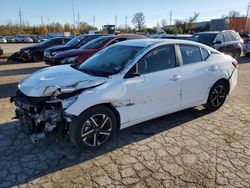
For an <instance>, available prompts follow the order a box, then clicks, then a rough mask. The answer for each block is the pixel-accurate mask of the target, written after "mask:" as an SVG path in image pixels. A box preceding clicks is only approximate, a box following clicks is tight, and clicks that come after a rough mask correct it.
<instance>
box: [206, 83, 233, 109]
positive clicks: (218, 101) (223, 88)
mask: <svg viewBox="0 0 250 188" xmlns="http://www.w3.org/2000/svg"><path fill="white" fill-rule="evenodd" d="M227 91H228V88H227V85H226V82H225V81H223V80H220V81H218V82H216V83H215V84H214V85H213V86H212V88H211V89H210V92H209V95H208V99H207V103H206V104H205V105H204V106H205V108H206V109H208V110H210V111H216V110H218V109H219V108H220V107H221V106H222V105H223V104H224V102H225V100H226V98H227Z"/></svg>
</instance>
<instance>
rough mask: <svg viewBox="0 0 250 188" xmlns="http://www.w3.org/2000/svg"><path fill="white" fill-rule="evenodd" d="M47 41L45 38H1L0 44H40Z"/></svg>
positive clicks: (21, 36) (22, 36)
mask: <svg viewBox="0 0 250 188" xmlns="http://www.w3.org/2000/svg"><path fill="white" fill-rule="evenodd" d="M47 39H48V38H47V37H44V36H24V35H20V36H5V37H3V36H0V43H40V42H43V41H45V40H47Z"/></svg>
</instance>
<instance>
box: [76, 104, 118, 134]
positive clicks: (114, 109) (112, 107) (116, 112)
mask: <svg viewBox="0 0 250 188" xmlns="http://www.w3.org/2000/svg"><path fill="white" fill-rule="evenodd" d="M98 106H105V107H107V108H109V109H110V110H112V112H114V114H115V117H116V120H117V130H120V128H121V116H120V113H119V112H118V110H117V109H116V108H115V107H114V106H113V105H112V104H111V103H100V104H96V105H94V106H90V107H88V108H87V109H85V110H84V111H82V112H81V113H80V114H82V113H84V112H86V111H87V110H89V109H91V108H95V107H98Z"/></svg>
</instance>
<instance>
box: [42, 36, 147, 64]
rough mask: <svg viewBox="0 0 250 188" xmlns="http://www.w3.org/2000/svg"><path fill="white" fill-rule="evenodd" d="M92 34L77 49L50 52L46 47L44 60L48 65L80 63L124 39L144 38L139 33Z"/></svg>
mask: <svg viewBox="0 0 250 188" xmlns="http://www.w3.org/2000/svg"><path fill="white" fill-rule="evenodd" d="M90 36H91V35H90ZM92 36H95V37H91V38H90V39H91V41H90V40H89V41H88V42H87V43H86V44H84V45H82V46H81V47H80V48H78V49H71V50H66V51H61V52H59V53H58V52H53V53H52V54H51V52H50V51H51V50H53V48H52V49H51V48H48V49H47V50H46V51H45V59H44V60H45V62H46V64H49V65H62V64H73V63H74V64H80V63H82V62H84V61H85V60H86V59H88V58H89V57H91V56H92V55H94V54H95V53H97V52H99V51H100V50H102V49H104V48H106V47H108V46H110V45H112V44H115V43H118V42H121V41H125V40H131V39H139V38H141V39H142V38H146V37H144V36H140V35H116V36H115V35H109V36H101V37H100V35H92ZM97 36H98V37H97ZM94 38H95V39H94ZM76 39H77V38H76ZM70 42H71V41H70ZM50 54H51V55H50ZM49 55H50V56H49Z"/></svg>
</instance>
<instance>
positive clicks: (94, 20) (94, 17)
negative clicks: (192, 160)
mask: <svg viewBox="0 0 250 188" xmlns="http://www.w3.org/2000/svg"><path fill="white" fill-rule="evenodd" d="M93 26H94V27H95V15H94V16H93Z"/></svg>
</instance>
